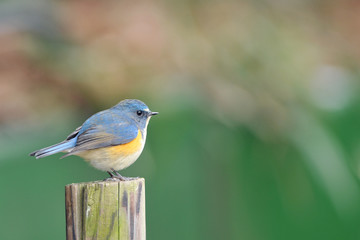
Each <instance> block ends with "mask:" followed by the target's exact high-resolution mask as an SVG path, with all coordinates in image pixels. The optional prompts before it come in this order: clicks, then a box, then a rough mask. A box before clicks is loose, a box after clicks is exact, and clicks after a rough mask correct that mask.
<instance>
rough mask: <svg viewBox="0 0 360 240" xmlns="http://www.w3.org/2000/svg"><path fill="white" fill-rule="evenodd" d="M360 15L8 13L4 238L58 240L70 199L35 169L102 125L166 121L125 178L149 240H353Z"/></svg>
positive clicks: (1, 126)
mask: <svg viewBox="0 0 360 240" xmlns="http://www.w3.org/2000/svg"><path fill="white" fill-rule="evenodd" d="M359 11H360V2H359V1H354V0H344V1H335V0H330V1H329V0H326V1H325V0H313V1H310V0H306V1H303V0H290V1H284V0H257V1H246V0H243V1H230V0H227V1H221V0H209V1H200V0H197V1H175V0H172V1H145V0H144V1H143V0H140V1H130V0H126V1H121V0H116V1H115V0H114V1H108V0H106V1H97V0H86V1H85V0H80V1H78V0H77V1H69V0H67V1H54V0H53V1H45V0H44V1H38V0H33V1H31V2H30V1H19V0H17V1H1V2H0V152H1V156H0V239H2V240H7V239H30V240H33V239H34V240H42V239H44V240H48V239H52V240H57V239H65V211H64V205H65V204H64V186H65V185H66V184H69V183H73V182H84V181H93V180H99V179H103V178H105V177H106V176H107V174H105V173H103V172H100V171H98V170H95V169H93V168H92V167H90V166H89V165H88V164H86V163H85V162H84V161H82V160H81V159H80V158H78V157H74V156H72V157H68V158H65V159H61V160H60V159H59V157H60V156H61V155H60V154H58V155H55V156H51V157H48V158H45V159H39V160H35V159H33V158H31V157H29V156H28V153H30V152H31V151H33V150H36V149H39V148H42V147H45V146H48V145H51V144H54V143H57V142H59V141H62V140H63V139H64V138H65V137H66V136H67V135H68V134H69V133H70V132H72V131H73V130H74V129H75V128H76V127H78V126H79V125H81V124H82V122H83V121H84V120H85V119H86V118H87V117H89V116H90V115H92V114H94V113H95V112H97V111H100V110H103V109H106V108H108V107H111V106H112V105H115V104H116V103H117V102H119V101H120V100H122V99H125V98H138V99H141V100H143V101H144V102H146V103H147V104H148V106H149V107H150V109H151V110H153V111H159V112H160V115H159V116H156V117H154V118H153V119H152V120H151V122H150V125H149V129H148V139H147V144H146V147H145V149H144V152H143V154H142V156H141V157H140V158H139V160H138V161H137V162H136V163H135V164H134V165H132V166H131V167H130V168H128V169H126V170H124V171H122V174H124V175H125V176H142V177H145V178H146V208H147V209H146V211H147V238H148V239H150V240H151V239H157V240H161V239H174V240H176V239H179V240H180V239H188V240H192V239H194V240H195V239H208V240H212V239H213V240H217V239H246V240H282V239H284V240H288V239H292V240H297V239H299V240H300V239H301V240H303V239H309V240H311V239H317V240H318V239H327V240H328V239H345V240H347V239H351V240H352V239H354V240H355V239H360V226H359V223H360V185H359V176H360V137H359V136H360V135H359V134H360V124H359V123H360V95H359V93H360V82H359V80H360V48H359V42H360V32H359V31H358V29H359V27H360V15H359Z"/></svg>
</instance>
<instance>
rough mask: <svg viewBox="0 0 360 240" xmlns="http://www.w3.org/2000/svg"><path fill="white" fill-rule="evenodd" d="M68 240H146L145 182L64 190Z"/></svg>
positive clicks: (107, 183)
mask: <svg viewBox="0 0 360 240" xmlns="http://www.w3.org/2000/svg"><path fill="white" fill-rule="evenodd" d="M65 205H66V239H67V240H87V239H92V240H105V239H110V240H112V239H114V240H145V238H146V235H145V180H144V179H143V178H138V179H135V180H131V181H114V182H113V181H97V182H88V183H73V184H69V185H67V186H66V187H65Z"/></svg>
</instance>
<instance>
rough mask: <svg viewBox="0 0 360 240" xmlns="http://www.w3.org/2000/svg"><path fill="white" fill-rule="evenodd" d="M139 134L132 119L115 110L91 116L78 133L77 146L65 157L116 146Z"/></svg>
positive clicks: (129, 140)
mask: <svg viewBox="0 0 360 240" xmlns="http://www.w3.org/2000/svg"><path fill="white" fill-rule="evenodd" d="M137 135H138V128H137V126H136V125H135V123H133V122H132V121H131V120H130V119H128V118H125V117H121V116H120V115H119V113H117V112H115V111H113V110H111V111H110V110H105V111H102V112H99V113H97V114H95V115H93V116H91V117H90V118H89V119H88V120H86V121H85V123H84V124H83V125H82V127H81V129H80V130H79V133H78V134H77V136H76V137H77V141H76V144H75V147H74V148H73V149H72V150H71V151H70V152H69V153H68V154H66V155H64V156H63V157H66V156H69V155H72V154H74V153H76V152H80V151H85V150H91V149H96V148H102V147H108V146H115V145H119V144H125V143H128V142H131V141H132V140H134V139H135V138H136V136H137Z"/></svg>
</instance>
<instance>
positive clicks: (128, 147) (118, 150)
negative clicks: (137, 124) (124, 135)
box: [107, 130, 142, 155]
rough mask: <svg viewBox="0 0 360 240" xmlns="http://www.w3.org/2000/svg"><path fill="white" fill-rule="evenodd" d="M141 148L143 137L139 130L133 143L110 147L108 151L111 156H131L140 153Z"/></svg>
mask: <svg viewBox="0 0 360 240" xmlns="http://www.w3.org/2000/svg"><path fill="white" fill-rule="evenodd" d="M141 147H142V136H141V132H140V130H139V131H138V135H137V136H136V138H135V139H134V140H132V141H131V142H128V143H125V144H121V145H117V146H112V147H108V148H107V150H108V151H109V154H110V155H131V154H133V153H136V152H137V151H139V150H140V149H141Z"/></svg>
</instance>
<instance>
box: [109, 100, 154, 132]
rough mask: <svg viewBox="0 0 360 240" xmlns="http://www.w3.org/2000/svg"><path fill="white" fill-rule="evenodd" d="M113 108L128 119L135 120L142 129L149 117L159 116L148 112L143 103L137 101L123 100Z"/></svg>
mask: <svg viewBox="0 0 360 240" xmlns="http://www.w3.org/2000/svg"><path fill="white" fill-rule="evenodd" d="M113 108H114V109H117V110H120V111H121V112H123V113H125V114H127V116H128V117H129V118H131V119H133V120H135V122H136V123H137V124H139V126H141V127H142V128H145V127H146V125H147V123H148V120H149V119H150V117H151V116H153V115H157V114H159V113H158V112H152V111H150V109H149V107H148V106H146V104H145V103H143V102H142V101H140V100H137V99H125V100H123V101H121V102H119V103H118V104H117V105H115V106H114V107H113Z"/></svg>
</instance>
